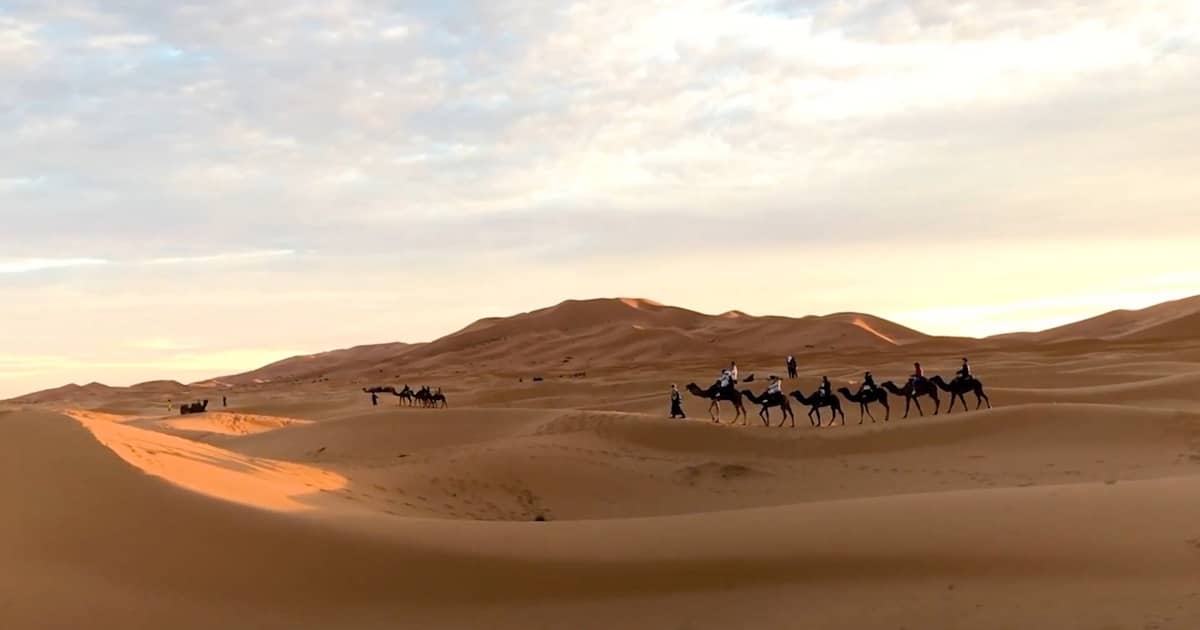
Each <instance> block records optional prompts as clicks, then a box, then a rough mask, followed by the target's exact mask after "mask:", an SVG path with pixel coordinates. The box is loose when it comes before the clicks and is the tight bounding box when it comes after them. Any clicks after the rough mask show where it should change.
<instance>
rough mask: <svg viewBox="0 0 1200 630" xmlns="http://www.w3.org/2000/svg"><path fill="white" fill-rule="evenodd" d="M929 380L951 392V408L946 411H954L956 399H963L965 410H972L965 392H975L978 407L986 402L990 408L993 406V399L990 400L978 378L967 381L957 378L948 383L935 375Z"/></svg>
mask: <svg viewBox="0 0 1200 630" xmlns="http://www.w3.org/2000/svg"><path fill="white" fill-rule="evenodd" d="M929 381H930V382H931V383H933V384H934V385H937V386H938V388H940V389H942V390H944V391H947V392H950V408H949V409H947V410H946V413H954V401H955V400H961V401H962V406H963V411H970V409H968V408H967V399H966V397H965V396H964V394H966V393H967V392H970V393H973V394H975V408H976V409H979V408H980V407H982V406H983V404H984V403H987V406H988V409H991V408H992V401H991V400H989V399H988V397H987V394H985V393H984V392H983V383H981V382H980V381H979V379H977V378H970V379H967V380H965V381H964V380H962V379H957V378H956V379H954V380H953V381H950V382H949V383H947V382H946V381H944V380H942V377H941V376H936V375H935V376H933V377H932V378H930V379H929Z"/></svg>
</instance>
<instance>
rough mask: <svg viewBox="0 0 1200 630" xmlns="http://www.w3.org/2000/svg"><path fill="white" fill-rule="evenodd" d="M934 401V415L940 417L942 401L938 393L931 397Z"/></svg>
mask: <svg viewBox="0 0 1200 630" xmlns="http://www.w3.org/2000/svg"><path fill="white" fill-rule="evenodd" d="M929 397H930V398H932V399H933V415H935V416H936V415H938V414H939V413H941V412H942V399H940V398H938V395H937V392H934V393H932V394H930V395H929Z"/></svg>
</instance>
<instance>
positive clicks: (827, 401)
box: [790, 391, 846, 427]
mask: <svg viewBox="0 0 1200 630" xmlns="http://www.w3.org/2000/svg"><path fill="white" fill-rule="evenodd" d="M790 396H791V397H792V398H795V399H796V400H798V401H800V404H802V405H805V406H807V407H810V409H809V410H808V420H809V422H811V423H812V425H813V426H814V427H820V426H821V407H829V408H830V409H831V410H832V411H833V414H832V416H831V417H830V418H829V426H833V424H834V423H835V422H837V417H838V415H839V414H840V415H841V416H842V426H846V414H845V412H843V411H842V402H841V401H840V400H838V398H837V396H822V395H821V392H819V391H818V392H816V393H814V394H813V395H812V396H805V395H804V392H801V391H795V392H792V393H791V394H790ZM814 415H815V416H816V419H815V420H814V419H813V416H814Z"/></svg>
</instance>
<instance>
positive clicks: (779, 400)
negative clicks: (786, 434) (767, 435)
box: [742, 389, 796, 429]
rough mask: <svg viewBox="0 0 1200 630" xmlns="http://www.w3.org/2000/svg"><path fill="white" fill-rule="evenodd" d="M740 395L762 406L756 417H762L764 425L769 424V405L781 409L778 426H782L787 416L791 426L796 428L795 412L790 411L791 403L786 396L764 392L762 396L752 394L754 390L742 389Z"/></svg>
mask: <svg viewBox="0 0 1200 630" xmlns="http://www.w3.org/2000/svg"><path fill="white" fill-rule="evenodd" d="M742 396H745V397H746V398H747V399H748V400H749V401H750V402H752V403H754V404H756V405H760V406H762V409H761V410H759V412H758V417H759V418H761V419H762V421H763V424H764V425H765V426H768V427H769V426H771V407H779V408H780V409H782V410H783V417H782V418H780V420H779V426H780V427H782V426H783V423H784V422H787V421H788V418H791V420H792V428H793V429H794V428H796V414H794V413H792V403H790V402H788V399H787V396H783V395H779V396H768V395H767V394H766V393H764V394H763V395H762V397H761V398H760V397H758V396H755V395H754V392H752V391H750V390H748V389H743V390H742Z"/></svg>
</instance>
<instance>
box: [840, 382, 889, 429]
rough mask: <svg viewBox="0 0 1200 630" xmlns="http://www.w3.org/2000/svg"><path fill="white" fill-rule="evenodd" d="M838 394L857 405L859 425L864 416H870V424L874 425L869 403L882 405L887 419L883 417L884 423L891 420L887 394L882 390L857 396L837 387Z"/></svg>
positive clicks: (870, 391) (860, 393)
mask: <svg viewBox="0 0 1200 630" xmlns="http://www.w3.org/2000/svg"><path fill="white" fill-rule="evenodd" d="M838 393H839V394H841V395H842V397H843V398H845V399H846V400H849V401H850V402H852V403H858V423H859V424H862V423H863V415H864V414H865V415H868V416H871V424H874V423H875V415H874V414H872V413H871V403H879V404H881V405H883V408H884V409H886V410H887V417H885V418H884V419H883V421H884V422H887V421H889V420H891V419H892V408H891V407H890V406H888V394H887V392H886V391H884V390H882V389H878V388H876V389H872V390H869V391H864V392H859V393H857V394H853V393H851V392H850V390H849V389H847V388H845V387H839V388H838Z"/></svg>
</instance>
